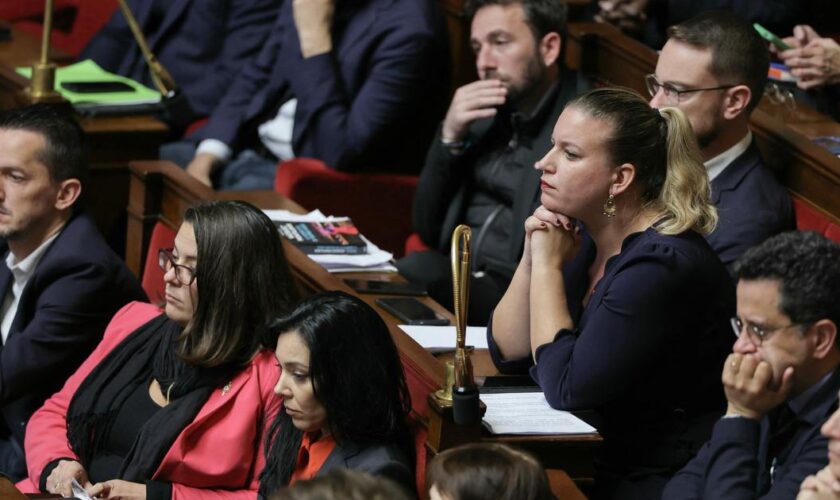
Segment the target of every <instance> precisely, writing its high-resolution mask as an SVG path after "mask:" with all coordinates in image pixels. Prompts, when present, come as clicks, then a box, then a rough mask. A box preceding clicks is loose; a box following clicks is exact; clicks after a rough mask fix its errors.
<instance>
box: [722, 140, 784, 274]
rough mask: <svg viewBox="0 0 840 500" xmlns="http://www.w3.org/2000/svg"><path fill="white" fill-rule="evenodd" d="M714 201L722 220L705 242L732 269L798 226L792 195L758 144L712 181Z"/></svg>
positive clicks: (753, 145) (753, 144)
mask: <svg viewBox="0 0 840 500" xmlns="http://www.w3.org/2000/svg"><path fill="white" fill-rule="evenodd" d="M712 201H713V202H714V204H715V206H716V207H717V210H718V216H719V220H718V225H717V228H716V229H715V230H714V231H713V232H712V233H711V234H709V235H708V236H706V240H707V241H708V242H709V244H710V245H711V246H712V248H713V249H714V251H715V252H716V253H717V254H718V257H720V260H721V261H723V264H724V265H725V266H726V267H727V268H729V269H731V268H732V265H733V264H734V263H735V261H737V260H738V259H739V258H740V257H741V255H743V254H744V252H745V251H747V250H748V249H749V248H752V247H754V246H755V245H758V244H759V243H761V242H763V241H764V240H766V239H767V238H769V237H770V236H773V235H774V234H777V233H780V232H782V231H788V230H791V229H795V227H796V226H795V221H794V216H793V206H792V205H791V201H790V195H789V194H788V192H787V190H786V189H785V188H784V186H782V185H781V184H780V183H779V181H778V180H777V179H776V178H775V177H774V176H773V173H772V172H770V170H768V169H767V168H766V167H765V166H764V162H763V161H762V160H761V156H760V155H759V152H758V148H757V147H756V145H755V142H753V143H752V144H751V145H750V147H749V148H748V149H747V150H746V151H744V153H743V154H742V155H741V156H739V157H738V158H736V159H735V161H733V162H732V163H730V164H729V165H728V166H727V167H726V169H724V171H723V172H721V173H720V175H718V176H717V177H716V178H715V179H714V180H713V181H712Z"/></svg>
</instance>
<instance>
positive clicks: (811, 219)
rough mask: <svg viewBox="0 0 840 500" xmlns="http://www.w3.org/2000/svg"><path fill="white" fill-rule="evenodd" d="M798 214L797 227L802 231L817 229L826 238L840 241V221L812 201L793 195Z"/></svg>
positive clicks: (795, 210) (794, 207)
mask: <svg viewBox="0 0 840 500" xmlns="http://www.w3.org/2000/svg"><path fill="white" fill-rule="evenodd" d="M791 199H792V200H793V211H794V213H795V214H796V228H797V229H799V230H800V231H816V232H818V233H820V234H822V235H823V236H825V237H826V238H828V239H830V240H832V241H836V242H838V243H840V221H838V220H837V219H836V218H835V217H833V216H832V215H830V214H827V213H825V212H823V211H822V210H820V209H819V208H817V207H815V206H814V205H812V204H811V203H809V202H807V201H805V200H803V199H802V198H799V197H798V196H791Z"/></svg>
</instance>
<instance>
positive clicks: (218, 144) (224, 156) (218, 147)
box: [195, 139, 233, 163]
mask: <svg viewBox="0 0 840 500" xmlns="http://www.w3.org/2000/svg"><path fill="white" fill-rule="evenodd" d="M201 153H210V154H211V155H213V156H215V157H216V158H218V159H219V160H220V161H221V162H222V163H227V162H228V161H230V157H231V156H233V151H232V150H231V149H230V146H228V145H227V144H225V143H224V142H222V141H220V140H218V139H204V140H203V141H201V142H200V143H199V144H198V147H197V148H196V149H195V154H197V155H198V154H201Z"/></svg>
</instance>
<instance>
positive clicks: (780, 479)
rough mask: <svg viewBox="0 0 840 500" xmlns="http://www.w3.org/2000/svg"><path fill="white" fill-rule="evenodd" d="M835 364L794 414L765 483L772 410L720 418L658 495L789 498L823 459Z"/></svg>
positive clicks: (839, 377) (836, 384)
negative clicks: (758, 414)
mask: <svg viewBox="0 0 840 500" xmlns="http://www.w3.org/2000/svg"><path fill="white" fill-rule="evenodd" d="M838 389H840V368H837V369H835V371H834V373H833V374H832V375H831V377H830V379H829V380H828V381H827V382H826V383H825V385H823V386H822V387H820V388H819V390H818V391H817V393H816V394H814V395H813V396H812V397H811V399H810V400H809V401H808V402H807V403H806V405H805V406H804V407H803V408H802V410H801V411H800V412H799V413H797V414H796V422H795V424H794V425H795V426H796V428H795V429H794V433H793V435H792V437H791V438H790V439H789V440H788V441H787V445H785V446H783V447H782V448H781V451H780V452H779V454H778V455H777V456H776V463H775V467H774V469H773V470H774V473H773V481H772V483H771V478H770V468H771V465H772V459H773V457H770V456H769V453H768V451H767V450H768V445H769V441H770V436H771V431H772V430H773V426H772V425H771V421H772V418H773V416H774V414H773V413H771V414H770V415H768V416H766V417H764V418H763V419H762V420H761V422H760V423H759V422H756V421H755V420H750V419H746V418H724V419H721V420H719V421H718V422H717V424H715V427H714V430H713V431H712V438H711V440H710V441H709V442H708V443H706V444H705V445H704V446H703V448H701V449H700V452H699V453H698V454H697V456H696V457H695V458H694V459H693V460H692V461H691V462H689V463H688V465H686V466H685V468H683V469H682V470H681V471H680V472H678V473H677V474H676V475H675V476H674V478H673V479H672V480H671V482H670V483H668V486H667V487H666V488H665V493H664V495H663V497H662V498H663V499H665V500H673V499H700V498H716V499H733V500H734V499H745V500H746V499H754V498H762V499H767V500H769V499H779V500H782V499H790V498H795V497H796V494H797V492H799V485H800V484H801V483H802V481H803V480H804V479H805V477H806V476H808V475H810V474H814V473H816V472H817V471H818V470H820V469H821V468H823V467H825V465H826V464H827V463H828V454H827V453H828V452H827V450H828V440H827V439H826V438H825V437H823V436H822V435H821V434H820V427H821V426H822V424H823V423H825V421H826V420H827V419H828V417H829V416H830V415H831V414H832V413H833V412H834V410H835V409H837V390H838Z"/></svg>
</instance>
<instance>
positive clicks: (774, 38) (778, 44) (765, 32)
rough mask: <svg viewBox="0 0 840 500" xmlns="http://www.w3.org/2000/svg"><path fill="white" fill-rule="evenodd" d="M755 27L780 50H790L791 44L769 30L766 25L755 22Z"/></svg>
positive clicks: (762, 36)
mask: <svg viewBox="0 0 840 500" xmlns="http://www.w3.org/2000/svg"><path fill="white" fill-rule="evenodd" d="M753 28H755V30H756V31H758V34H759V35H761V38H763V39H765V40H767V41H768V42H770V43H772V44H773V45H775V46H776V48H778V49H780V50H788V49H790V48H791V47H790V45H788V44H786V43H785V42H784V41H782V39H781V38H779V37H777V36H776V35H775V34H774V33H773V32H772V31H770V30H768V29H767V28H765V27H764V26H762V25H760V24H758V23H753Z"/></svg>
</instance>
